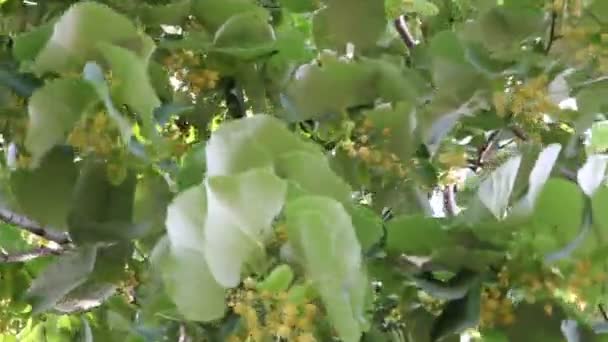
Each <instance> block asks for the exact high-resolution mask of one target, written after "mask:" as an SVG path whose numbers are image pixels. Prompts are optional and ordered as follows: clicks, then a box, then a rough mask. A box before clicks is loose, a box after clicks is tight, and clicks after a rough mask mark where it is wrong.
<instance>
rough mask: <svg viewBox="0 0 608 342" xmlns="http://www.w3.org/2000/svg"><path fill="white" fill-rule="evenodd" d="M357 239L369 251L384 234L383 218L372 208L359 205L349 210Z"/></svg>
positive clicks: (364, 249)
mask: <svg viewBox="0 0 608 342" xmlns="http://www.w3.org/2000/svg"><path fill="white" fill-rule="evenodd" d="M349 212H350V214H351V219H352V221H353V227H354V228H355V233H356V234H357V239H358V240H359V243H360V244H361V248H362V249H363V251H366V252H367V251H369V250H370V248H372V247H373V246H374V245H375V244H377V243H378V242H380V240H381V239H382V237H383V236H384V229H383V227H382V224H383V223H382V218H381V217H380V215H378V214H376V213H375V212H374V211H373V210H372V209H370V208H369V207H366V206H363V205H357V206H354V207H352V208H351V209H350V210H349Z"/></svg>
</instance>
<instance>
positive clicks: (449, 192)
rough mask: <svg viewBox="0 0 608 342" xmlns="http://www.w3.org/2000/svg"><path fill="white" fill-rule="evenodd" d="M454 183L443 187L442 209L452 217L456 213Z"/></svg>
mask: <svg viewBox="0 0 608 342" xmlns="http://www.w3.org/2000/svg"><path fill="white" fill-rule="evenodd" d="M455 188H456V185H454V184H449V185H446V186H445V188H444V189H443V208H444V209H443V210H444V212H445V215H446V216H447V217H454V216H456V214H457V213H458V206H457V205H456V195H455V193H454V189H455Z"/></svg>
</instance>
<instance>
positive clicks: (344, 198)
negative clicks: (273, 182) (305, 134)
mask: <svg viewBox="0 0 608 342" xmlns="http://www.w3.org/2000/svg"><path fill="white" fill-rule="evenodd" d="M276 172H277V175H278V176H279V177H282V178H285V179H288V180H290V181H292V182H294V183H295V184H297V185H298V187H299V188H300V189H299V190H303V191H304V193H306V194H314V195H321V196H327V197H331V198H333V199H335V200H337V201H339V202H341V203H342V204H344V205H345V206H348V205H349V203H350V202H351V189H350V187H349V186H348V185H347V184H346V183H345V182H344V181H343V180H342V179H341V178H340V177H338V176H337V175H336V174H335V173H334V172H333V170H332V169H331V168H330V167H329V163H328V161H327V159H326V158H325V156H323V154H321V153H319V152H317V153H312V152H307V151H295V152H291V153H285V154H283V155H281V157H279V159H278V160H277V164H276Z"/></svg>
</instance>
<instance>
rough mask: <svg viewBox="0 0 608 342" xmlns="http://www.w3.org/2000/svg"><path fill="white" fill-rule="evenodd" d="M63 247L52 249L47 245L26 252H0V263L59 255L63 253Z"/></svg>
mask: <svg viewBox="0 0 608 342" xmlns="http://www.w3.org/2000/svg"><path fill="white" fill-rule="evenodd" d="M63 251H64V249H62V248H60V249H54V248H48V247H41V248H36V249H34V250H31V251H27V252H19V253H11V254H8V253H4V252H2V253H0V263H18V262H26V261H30V260H33V259H36V258H40V257H45V256H51V255H60V254H61V253H63Z"/></svg>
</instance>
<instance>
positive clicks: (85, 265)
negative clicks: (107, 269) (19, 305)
mask: <svg viewBox="0 0 608 342" xmlns="http://www.w3.org/2000/svg"><path fill="white" fill-rule="evenodd" d="M96 254H97V253H96V248H94V247H81V248H80V249H78V250H75V251H72V252H68V253H66V254H65V255H62V256H61V257H59V258H58V259H56V260H55V261H54V262H53V263H52V264H50V265H48V266H47V267H46V268H45V269H44V271H43V272H42V273H41V274H39V275H38V277H37V278H36V279H35V280H34V281H33V282H32V285H31V286H30V289H29V290H28V293H27V296H28V298H29V301H30V302H31V303H32V307H33V310H34V311H35V312H42V311H45V310H47V309H50V308H52V307H53V306H54V305H55V304H56V303H57V302H59V301H60V300H61V299H62V298H63V297H64V296H65V295H67V294H68V293H69V292H70V291H72V290H73V289H75V288H76V287H78V286H79V285H81V284H83V283H84V282H85V281H86V279H87V277H88V276H89V274H90V273H91V271H93V267H94V265H95V257H96Z"/></svg>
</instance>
